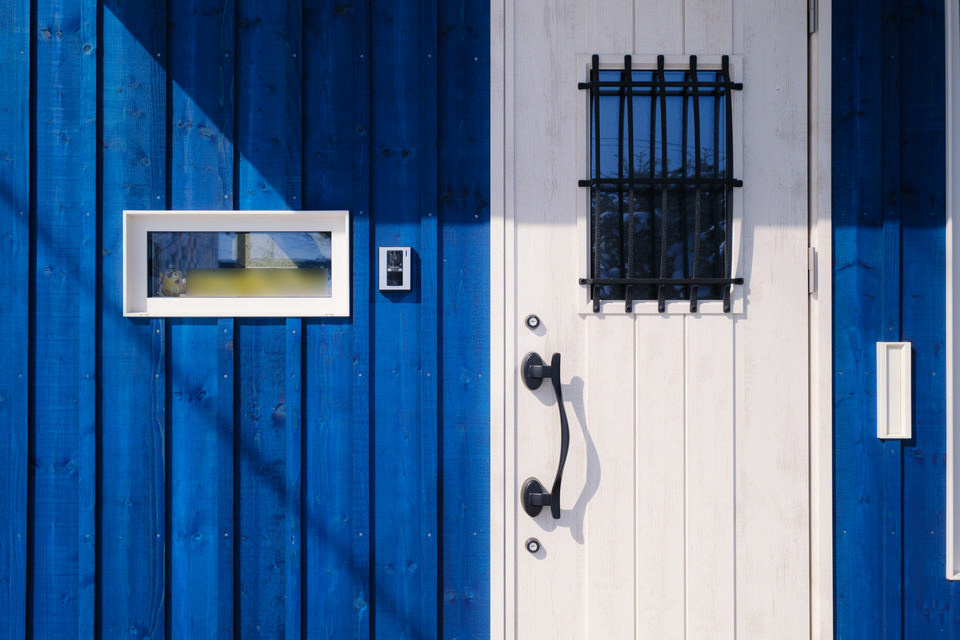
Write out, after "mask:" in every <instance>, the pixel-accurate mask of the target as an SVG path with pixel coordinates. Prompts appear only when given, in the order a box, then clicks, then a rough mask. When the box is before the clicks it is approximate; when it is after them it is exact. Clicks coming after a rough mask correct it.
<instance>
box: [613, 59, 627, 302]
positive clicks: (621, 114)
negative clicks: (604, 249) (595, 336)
mask: <svg viewBox="0 0 960 640" xmlns="http://www.w3.org/2000/svg"><path fill="white" fill-rule="evenodd" d="M624 82H625V78H624V72H623V71H622V70H621V71H620V105H619V111H618V122H617V177H618V178H619V179H620V182H619V183H618V184H617V223H618V225H619V229H620V242H619V244H618V249H619V253H620V261H619V264H618V266H619V270H618V273H620V274H621V276H622V274H623V263H624V260H626V259H627V256H625V255H624V248H623V243H624V235H623V214H624V208H623V204H624V202H623V169H624V157H623V119H624V116H625V114H626V104H625V101H626V94H625V85H624ZM629 290H630V289H629V286H628V287H627V289H626V293H625V294H624V295H628V294H629ZM612 297H613V296H612Z"/></svg>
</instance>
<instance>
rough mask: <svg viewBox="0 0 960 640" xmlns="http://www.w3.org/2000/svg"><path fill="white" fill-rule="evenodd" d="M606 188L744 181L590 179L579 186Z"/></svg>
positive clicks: (738, 183) (737, 181)
mask: <svg viewBox="0 0 960 640" xmlns="http://www.w3.org/2000/svg"><path fill="white" fill-rule="evenodd" d="M598 183H599V186H600V187H605V186H608V187H609V186H612V187H619V186H621V185H622V186H624V187H629V186H634V187H643V186H653V185H656V186H660V185H673V186H678V187H683V186H688V187H697V186H700V187H704V186H721V187H725V186H731V187H742V186H743V180H740V179H738V178H704V177H701V178H696V177H693V178H600V179H599V180H597V179H596V178H588V179H586V180H580V181H578V182H577V184H578V185H579V186H581V187H594V186H598Z"/></svg>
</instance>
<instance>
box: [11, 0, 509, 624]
mask: <svg viewBox="0 0 960 640" xmlns="http://www.w3.org/2000/svg"><path fill="white" fill-rule="evenodd" d="M0 61H2V74H0V75H2V78H3V79H4V91H3V92H0V123H2V126H0V326H2V327H3V331H2V332H0V353H2V354H3V360H2V366H0V451H2V452H3V453H2V455H0V495H2V496H3V499H2V500H0V639H23V638H30V637H36V638H47V637H50V638H53V637H56V638H95V637H97V638H99V637H103V638H118V637H124V638H129V637H136V638H164V637H166V638H234V637H236V638H240V637H243V638H256V637H263V638H294V637H296V638H337V639H340V638H372V637H379V638H478V637H486V636H488V635H489V612H490V608H489V599H490V584H489V566H490V558H489V538H490V530H489V496H488V487H489V444H488V443H489V416H490V410H489V393H490V389H489V382H488V381H489V326H490V316H489V265H490V263H489V260H490V257H489V205H488V203H489V199H490V194H489V188H490V187H489V146H490V145H489V141H490V132H489V84H490V81H489V78H490V76H489V66H490V53H489V5H488V4H487V3H485V2H480V1H477V0H462V1H459V2H452V1H448V0H443V1H437V2H433V1H430V0H425V1H423V2H391V1H387V0H365V1H359V2H351V1H349V0H337V1H315V0H290V1H288V2H260V1H258V0H138V1H137V2H126V1H123V0H99V1H98V0H32V1H27V0H2V2H0ZM148 208H149V209H165V208H169V209H221V210H223V211H224V215H229V211H230V210H234V209H347V210H349V211H350V212H351V238H352V265H351V267H352V312H351V315H350V317H348V318H338V319H310V318H306V319H300V318H286V319H285V318H279V319H231V318H223V319H201V320H195V319H169V320H164V319H127V318H123V317H122V314H121V310H120V298H121V295H120V294H121V290H120V283H121V278H122V273H121V270H122V252H121V212H122V211H123V210H124V209H148ZM380 245H409V246H411V247H413V249H414V251H415V254H416V256H417V262H416V265H417V268H416V271H415V275H414V286H413V290H412V291H411V292H409V293H391V294H388V295H384V294H381V293H380V292H379V291H378V290H377V287H376V279H375V274H376V273H377V269H376V259H377V252H376V247H377V246H380Z"/></svg>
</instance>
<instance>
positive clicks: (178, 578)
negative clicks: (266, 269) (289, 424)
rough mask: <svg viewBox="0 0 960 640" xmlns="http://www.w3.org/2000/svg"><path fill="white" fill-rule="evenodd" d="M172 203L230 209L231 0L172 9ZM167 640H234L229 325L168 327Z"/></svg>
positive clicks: (181, 1)
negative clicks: (208, 639) (175, 44)
mask: <svg viewBox="0 0 960 640" xmlns="http://www.w3.org/2000/svg"><path fill="white" fill-rule="evenodd" d="M168 39H169V41H170V42H174V43H178V44H177V46H173V47H171V50H170V60H169V64H168V73H169V74H170V75H171V76H172V78H173V80H174V82H173V83H171V94H170V96H171V105H170V106H171V126H170V132H171V156H170V158H169V162H170V197H171V202H170V204H171V207H172V208H174V209H225V210H227V211H225V213H228V212H229V210H230V209H232V208H233V183H234V180H233V167H234V157H233V142H232V137H233V134H234V131H233V118H234V103H233V90H232V86H233V79H234V68H233V62H234V53H235V51H234V7H233V1H232V0H177V1H176V2H171V3H170V4H169V34H168ZM168 326H169V331H170V340H169V345H168V348H169V354H170V355H169V364H170V366H169V369H168V377H169V406H170V414H169V431H170V445H169V451H170V456H169V460H168V465H169V472H170V479H169V481H170V486H169V493H170V512H169V518H170V526H169V538H168V540H167V545H168V549H169V561H168V567H169V569H168V574H169V575H168V584H169V585H170V587H169V602H170V611H169V619H170V636H171V637H172V638H231V637H233V604H234V592H233V585H234V576H233V553H234V526H233V515H234V514H233V495H234V485H233V480H234V478H233V441H234V438H233V398H234V394H233V382H234V362H233V322H232V321H231V320H220V321H217V320H191V319H184V320H180V319H177V320H171V321H169V322H168Z"/></svg>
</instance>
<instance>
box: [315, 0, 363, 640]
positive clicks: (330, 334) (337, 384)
mask: <svg viewBox="0 0 960 640" xmlns="http://www.w3.org/2000/svg"><path fill="white" fill-rule="evenodd" d="M369 19H370V15H369V6H368V3H353V4H352V5H351V6H349V7H346V6H344V5H342V4H341V3H339V2H320V3H312V4H309V5H305V6H304V27H303V28H304V41H305V46H304V74H305V76H306V77H308V78H310V79H311V80H312V81H311V82H307V83H305V84H304V87H303V92H304V104H306V105H309V107H308V108H306V109H304V113H303V127H304V175H305V176H307V179H306V180H305V182H304V185H303V188H304V207H305V208H307V209H345V210H348V211H350V213H351V219H352V225H351V226H352V228H351V239H352V248H351V251H352V269H353V272H352V274H351V281H352V293H351V299H352V300H353V309H352V313H351V318H350V319H349V320H335V321H330V320H322V321H321V320H307V321H305V322H304V331H305V340H306V351H307V354H308V357H307V359H306V361H305V363H304V365H305V367H304V368H305V376H304V389H305V394H304V407H303V411H304V429H305V431H304V437H305V440H304V469H303V472H304V480H303V491H304V514H303V517H304V551H303V553H304V570H305V574H304V584H303V595H302V597H303V604H304V622H303V624H304V632H305V634H306V637H308V638H368V637H370V611H369V601H370V579H369V544H368V541H369V525H368V523H369V507H370V502H369V501H370V498H369V443H368V438H369V430H370V421H369V414H370V409H369V407H368V401H369V379H370V376H369V370H370V369H369V343H368V341H369V322H370V320H369V298H370V287H369V286H368V283H369V280H368V277H369V273H370V267H369V261H370V249H369V224H368V219H369V193H368V185H369V171H370V153H369V140H370V137H369V126H370V120H369V109H370V107H369V101H370V95H369V91H370V89H369V86H370V84H369V66H368V64H367V60H369V57H370V44H369V35H368V32H367V26H368V24H369Z"/></svg>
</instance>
